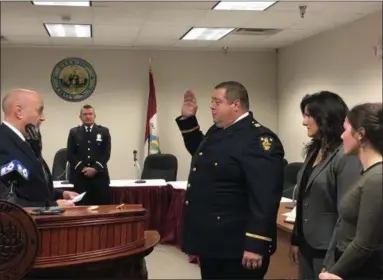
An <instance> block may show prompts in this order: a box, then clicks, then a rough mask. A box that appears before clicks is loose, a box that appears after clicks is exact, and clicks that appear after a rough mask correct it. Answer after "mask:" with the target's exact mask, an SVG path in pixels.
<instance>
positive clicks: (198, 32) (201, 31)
mask: <svg viewBox="0 0 383 280" xmlns="http://www.w3.org/2000/svg"><path fill="white" fill-rule="evenodd" d="M233 30H234V28H200V27H198V28H192V29H190V30H189V32H188V33H186V34H185V35H184V36H183V37H182V38H181V39H182V40H212V41H216V40H219V39H221V38H222V37H224V36H226V35H227V34H229V33H230V32H231V31H233Z"/></svg>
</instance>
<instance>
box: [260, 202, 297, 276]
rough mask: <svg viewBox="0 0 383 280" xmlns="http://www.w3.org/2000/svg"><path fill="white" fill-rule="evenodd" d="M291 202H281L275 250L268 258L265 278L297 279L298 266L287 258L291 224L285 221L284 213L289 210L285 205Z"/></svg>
mask: <svg viewBox="0 0 383 280" xmlns="http://www.w3.org/2000/svg"><path fill="white" fill-rule="evenodd" d="M287 205H289V206H292V205H293V203H291V202H281V204H280V206H279V211H278V217H277V227H278V229H277V230H278V231H277V250H276V252H275V253H274V254H273V256H272V257H271V260H270V266H269V269H268V272H267V274H266V276H265V279H299V277H298V276H299V273H298V266H297V265H294V264H292V262H291V260H290V258H289V250H290V240H291V234H292V231H293V228H294V225H293V224H290V223H286V222H285V218H286V217H285V216H283V214H284V213H287V212H289V211H291V209H287V208H286V206H287Z"/></svg>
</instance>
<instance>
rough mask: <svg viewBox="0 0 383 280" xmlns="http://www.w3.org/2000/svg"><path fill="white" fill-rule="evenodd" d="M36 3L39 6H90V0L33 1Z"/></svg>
mask: <svg viewBox="0 0 383 280" xmlns="http://www.w3.org/2000/svg"><path fill="white" fill-rule="evenodd" d="M32 3H33V4H34V5H39V6H74V7H89V6H90V1H73V2H68V1H32Z"/></svg>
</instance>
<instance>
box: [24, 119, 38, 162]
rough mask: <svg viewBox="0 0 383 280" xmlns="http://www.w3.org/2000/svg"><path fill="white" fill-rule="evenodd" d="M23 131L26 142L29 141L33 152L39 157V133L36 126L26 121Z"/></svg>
mask: <svg viewBox="0 0 383 280" xmlns="http://www.w3.org/2000/svg"><path fill="white" fill-rule="evenodd" d="M25 132H26V133H27V136H28V137H27V138H28V140H29V141H28V142H29V143H30V145H31V147H32V150H33V151H34V152H35V154H36V156H37V157H39V159H40V158H41V146H42V145H41V134H40V130H39V128H38V127H36V126H35V125H33V124H31V123H28V124H27V125H25Z"/></svg>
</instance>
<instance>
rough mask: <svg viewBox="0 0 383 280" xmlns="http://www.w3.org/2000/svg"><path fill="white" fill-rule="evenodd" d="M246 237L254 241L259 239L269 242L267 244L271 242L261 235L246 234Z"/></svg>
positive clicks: (268, 238)
mask: <svg viewBox="0 0 383 280" xmlns="http://www.w3.org/2000/svg"><path fill="white" fill-rule="evenodd" d="M246 236H247V237H251V238H255V239H261V240H264V241H269V242H271V241H272V239H271V238H270V237H265V236H262V235H258V234H253V233H249V232H246Z"/></svg>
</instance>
